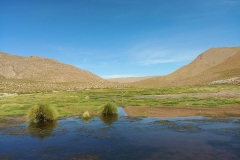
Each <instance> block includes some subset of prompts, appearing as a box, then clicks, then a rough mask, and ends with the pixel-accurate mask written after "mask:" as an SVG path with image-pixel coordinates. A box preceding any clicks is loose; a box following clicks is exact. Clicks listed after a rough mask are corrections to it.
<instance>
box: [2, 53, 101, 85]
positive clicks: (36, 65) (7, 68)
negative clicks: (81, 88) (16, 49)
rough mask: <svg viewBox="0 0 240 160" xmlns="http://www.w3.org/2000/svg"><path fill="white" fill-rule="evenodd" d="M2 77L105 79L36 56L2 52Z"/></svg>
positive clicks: (65, 79) (45, 79)
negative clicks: (21, 55)
mask: <svg viewBox="0 0 240 160" xmlns="http://www.w3.org/2000/svg"><path fill="white" fill-rule="evenodd" d="M0 77H5V78H7V79H27V80H35V81H45V82H99V81H104V80H103V79H101V78H100V77H98V76H97V75H94V74H93V73H91V72H88V71H85V70H82V69H79V68H77V67H74V66H71V65H67V64H63V63H60V62H58V61H56V60H52V59H48V58H41V57H36V56H31V57H20V56H14V55H10V54H7V53H3V52H0Z"/></svg>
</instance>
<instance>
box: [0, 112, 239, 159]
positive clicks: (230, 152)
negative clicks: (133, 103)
mask: <svg viewBox="0 0 240 160" xmlns="http://www.w3.org/2000/svg"><path fill="white" fill-rule="evenodd" d="M239 119H240V118H227V119H224V118H222V119H220V118H218V119H215V118H204V117H181V118H178V117H176V118H143V117H125V116H118V117H117V116H116V117H111V118H110V119H107V120H106V119H105V118H103V119H102V118H101V117H100V118H98V117H95V118H92V119H89V121H88V124H85V123H84V121H82V120H81V119H79V118H77V117H76V118H74V117H73V118H67V119H62V120H59V121H58V124H57V123H56V124H55V125H53V126H51V127H50V126H49V127H46V126H45V129H44V127H40V129H39V128H38V127H32V126H29V127H27V128H28V130H29V132H30V133H31V136H29V134H24V133H23V134H19V135H16V134H15V135H9V134H6V132H7V131H6V132H4V131H1V132H0V145H1V146H2V145H4V147H2V148H1V149H0V159H1V158H4V157H7V156H9V155H12V156H13V157H12V158H13V159H35V158H37V159H104V160H105V159H140V160H141V159H220V160H221V159H240V123H239ZM103 122H104V123H103ZM24 127H25V128H26V126H25V125H22V126H20V127H19V128H17V129H19V130H23V129H24ZM15 129H16V128H15ZM7 130H8V129H7ZM43 132H45V133H46V135H44V136H43V135H42V133H43ZM21 133H22V132H21ZM36 137H37V138H36ZM45 137H48V138H45ZM39 138H40V139H39ZM44 138H45V139H44Z"/></svg>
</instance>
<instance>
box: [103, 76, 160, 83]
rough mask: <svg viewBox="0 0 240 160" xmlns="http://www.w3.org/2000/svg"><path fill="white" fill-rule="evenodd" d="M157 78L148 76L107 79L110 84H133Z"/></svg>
mask: <svg viewBox="0 0 240 160" xmlns="http://www.w3.org/2000/svg"><path fill="white" fill-rule="evenodd" d="M153 77H155V76H147V77H121V78H108V79H106V80H107V81H109V82H118V83H132V82H137V81H141V80H145V79H149V78H153Z"/></svg>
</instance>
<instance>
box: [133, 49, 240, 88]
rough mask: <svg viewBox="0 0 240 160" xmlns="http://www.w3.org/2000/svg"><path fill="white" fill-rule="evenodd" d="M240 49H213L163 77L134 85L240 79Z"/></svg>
mask: <svg viewBox="0 0 240 160" xmlns="http://www.w3.org/2000/svg"><path fill="white" fill-rule="evenodd" d="M239 52H240V47H232V48H212V49H209V50H207V51H206V52H204V53H202V54H200V55H199V56H198V57H197V58H196V59H195V60H193V61H192V62H191V63H190V64H188V65H186V66H183V67H182V68H180V69H178V70H177V71H175V72H173V73H171V74H169V75H166V76H161V77H155V78H150V79H147V80H143V81H138V82H134V83H132V85H133V86H139V87H159V86H182V85H195V84H206V83H211V82H212V81H216V80H223V79H227V78H232V77H236V76H237V77H240V55H239V54H240V53H239Z"/></svg>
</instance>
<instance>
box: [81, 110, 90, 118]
mask: <svg viewBox="0 0 240 160" xmlns="http://www.w3.org/2000/svg"><path fill="white" fill-rule="evenodd" d="M82 118H84V119H89V118H91V116H90V114H89V112H88V111H86V112H84V113H83V115H82Z"/></svg>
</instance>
